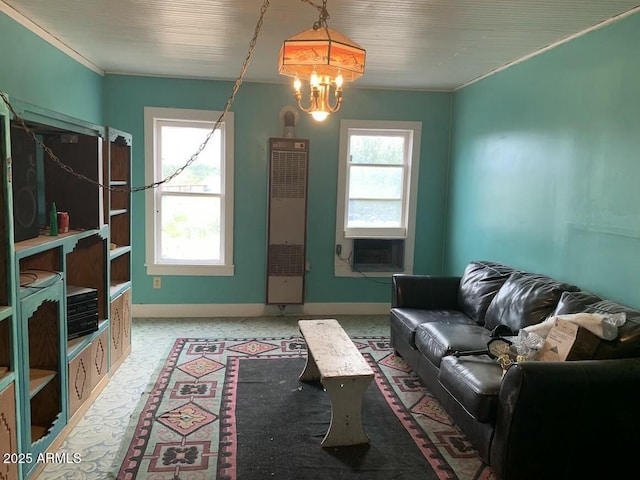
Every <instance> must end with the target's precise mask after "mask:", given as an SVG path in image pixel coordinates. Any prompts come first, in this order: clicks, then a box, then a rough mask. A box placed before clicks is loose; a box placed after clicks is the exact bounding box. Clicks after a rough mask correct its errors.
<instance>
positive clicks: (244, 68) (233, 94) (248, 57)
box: [0, 0, 326, 193]
mask: <svg viewBox="0 0 640 480" xmlns="http://www.w3.org/2000/svg"><path fill="white" fill-rule="evenodd" d="M309 3H311V2H309ZM324 3H326V0H325V2H324ZM268 8H269V0H264V3H263V4H262V7H261V8H260V16H259V18H258V21H257V23H256V27H255V29H254V32H253V37H252V38H251V41H250V42H249V49H248V51H247V55H246V57H245V59H244V61H243V62H242V67H241V68H240V74H239V75H238V77H237V79H236V81H235V83H234V85H233V89H232V91H231V94H230V95H229V97H228V98H227V101H226V103H225V106H224V109H223V111H222V113H221V114H220V116H219V117H218V120H217V121H216V123H215V125H214V126H213V128H211V130H210V131H209V133H207V136H206V137H205V139H204V141H203V142H202V143H201V144H200V146H199V147H198V149H197V150H196V151H195V152H194V153H193V154H192V155H191V157H189V159H188V160H187V161H186V163H185V164H184V165H182V166H181V167H179V168H177V169H176V170H175V171H174V172H173V173H172V174H170V175H168V176H166V177H165V178H163V179H162V180H158V181H156V182H154V183H151V184H149V185H143V186H139V187H122V186H111V185H103V184H101V183H100V182H98V181H96V180H94V179H92V178H89V177H87V176H86V175H83V174H81V173H78V172H76V171H75V170H74V169H73V168H72V167H70V166H69V165H67V164H65V163H64V162H62V161H61V160H60V159H59V158H58V157H57V155H56V154H55V153H54V152H53V151H52V150H51V149H50V148H49V147H48V146H47V145H45V144H44V143H43V142H42V141H41V140H40V139H39V138H38V137H37V135H36V133H35V132H34V131H33V130H32V129H31V128H29V126H27V124H26V122H25V120H24V119H23V118H22V117H21V116H20V115H18V113H17V112H16V110H15V109H14V107H13V105H12V104H11V102H9V99H8V97H7V96H6V95H5V93H4V92H2V91H0V97H1V98H2V101H3V102H4V103H5V104H6V105H7V107H8V108H9V110H10V112H11V114H12V115H13V117H14V119H15V120H17V121H18V122H19V123H20V125H21V126H22V128H23V129H24V130H25V131H26V132H27V133H28V134H29V135H30V136H31V137H32V138H33V140H34V141H35V142H36V144H37V145H39V146H40V147H41V148H42V150H43V151H44V152H45V153H46V154H47V155H48V156H49V158H50V159H51V160H52V161H53V162H54V163H55V164H56V165H57V166H58V167H60V168H61V169H62V170H64V171H66V172H68V173H69V174H71V175H73V176H75V177H77V178H79V179H80V180H83V181H86V182H89V183H92V184H94V185H97V186H98V187H101V188H105V189H107V190H110V191H115V192H126V193H129V192H139V191H143V190H149V189H152V188H158V187H159V186H160V185H162V184H164V183H168V182H170V181H171V180H173V179H174V178H176V177H177V176H178V175H180V174H181V173H182V172H183V171H184V170H185V169H186V168H188V167H189V166H191V164H192V163H193V162H195V161H196V159H197V158H198V156H199V155H200V153H202V151H203V150H204V149H205V147H206V146H207V143H208V142H209V140H210V139H211V137H212V136H213V134H214V132H215V131H216V130H217V129H218V128H219V127H220V124H221V123H222V122H223V121H224V118H225V116H226V114H227V112H228V111H229V110H230V108H231V106H232V105H233V102H234V100H235V98H236V94H237V93H238V90H239V89H240V86H241V85H242V82H243V81H244V77H245V74H246V72H247V68H248V67H249V63H250V62H251V58H252V56H253V50H254V48H255V46H256V43H257V41H258V36H259V35H260V32H261V30H262V25H263V23H264V16H265V14H266V13H267V10H268Z"/></svg>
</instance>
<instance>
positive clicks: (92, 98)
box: [0, 13, 104, 125]
mask: <svg viewBox="0 0 640 480" xmlns="http://www.w3.org/2000/svg"><path fill="white" fill-rule="evenodd" d="M103 81H104V77H103V76H102V75H100V74H98V73H96V72H94V71H92V70H90V69H88V68H86V67H85V66H83V65H81V64H80V63H78V62H77V61H75V60H73V59H72V58H70V57H69V56H68V55H66V54H64V53H62V52H61V51H60V50H58V49H57V48H55V47H53V46H52V45H51V44H49V43H47V42H46V41H44V40H42V39H41V38H40V37H38V36H37V35H35V34H33V33H31V32H30V31H29V30H27V29H26V28H24V27H23V26H22V25H20V24H18V23H17V22H15V21H14V20H13V19H11V18H9V17H7V16H6V15H5V14H3V13H0V90H1V91H3V92H5V93H7V94H9V96H10V100H12V101H13V100H20V101H22V102H27V103H29V104H32V105H36V106H38V107H41V108H44V109H47V110H51V111H54V112H57V113H62V114H64V115H68V116H71V117H75V118H78V119H80V120H83V121H85V122H89V123H94V124H97V125H102V124H103V121H104V118H103V102H102V92H103Z"/></svg>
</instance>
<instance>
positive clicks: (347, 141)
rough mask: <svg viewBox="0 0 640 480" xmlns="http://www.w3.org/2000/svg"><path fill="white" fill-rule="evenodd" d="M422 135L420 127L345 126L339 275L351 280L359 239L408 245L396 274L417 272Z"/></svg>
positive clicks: (365, 123) (403, 124)
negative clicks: (415, 248)
mask: <svg viewBox="0 0 640 480" xmlns="http://www.w3.org/2000/svg"><path fill="white" fill-rule="evenodd" d="M421 130H422V124H421V123H420V122H387V121H355V120H343V121H342V122H341V125H340V160H339V173H338V202H337V204H338V211H337V215H336V218H337V224H336V252H338V251H340V252H341V253H340V255H338V254H336V274H337V275H351V273H352V270H353V268H352V267H353V265H354V263H353V256H354V250H353V246H354V242H353V240H355V239H379V240H382V243H385V242H386V243H389V245H388V246H389V249H390V251H391V249H392V248H397V246H398V244H399V243H400V244H403V245H401V247H402V248H403V250H404V261H403V265H402V267H401V268H395V267H394V269H393V271H394V272H398V271H405V272H406V271H410V270H411V269H412V264H413V242H414V230H415V209H416V201H417V187H418V167H419V158H420V134H421ZM356 243H357V242H356ZM361 243H362V242H361ZM387 274H388V273H387ZM383 275H384V274H383Z"/></svg>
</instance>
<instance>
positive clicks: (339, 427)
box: [321, 377, 373, 448]
mask: <svg viewBox="0 0 640 480" xmlns="http://www.w3.org/2000/svg"><path fill="white" fill-rule="evenodd" d="M372 379H373V377H354V378H331V379H324V380H323V382H322V385H323V386H324V388H325V389H326V390H327V393H328V394H329V398H330V399H331V424H330V425H329V430H328V431H327V434H326V435H325V437H324V440H322V443H321V445H322V446H323V447H325V448H326V447H338V446H347V445H360V444H362V443H369V437H368V436H367V434H366V433H365V432H364V430H363V428H362V400H363V398H364V392H365V391H366V390H367V387H368V386H369V384H370V383H371V380H372Z"/></svg>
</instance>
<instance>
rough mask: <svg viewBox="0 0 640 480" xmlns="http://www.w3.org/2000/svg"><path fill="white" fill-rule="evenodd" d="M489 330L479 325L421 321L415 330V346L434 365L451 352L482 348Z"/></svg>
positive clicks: (438, 365) (486, 340)
mask: <svg viewBox="0 0 640 480" xmlns="http://www.w3.org/2000/svg"><path fill="white" fill-rule="evenodd" d="M490 334H491V332H489V330H487V329H486V328H484V327H481V326H480V325H475V324H472V325H465V324H455V323H450V324H442V323H433V322H432V323H423V324H422V325H419V326H418V328H417V330H416V337H415V342H416V348H417V349H418V350H419V351H420V353H422V355H424V356H425V357H427V358H428V359H429V361H430V362H431V363H432V364H433V365H435V366H436V367H440V362H441V360H442V358H443V357H444V356H446V355H449V354H451V353H453V352H456V351H458V352H463V351H467V350H483V349H486V348H487V342H488V341H489V340H490V339H491V336H490Z"/></svg>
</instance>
